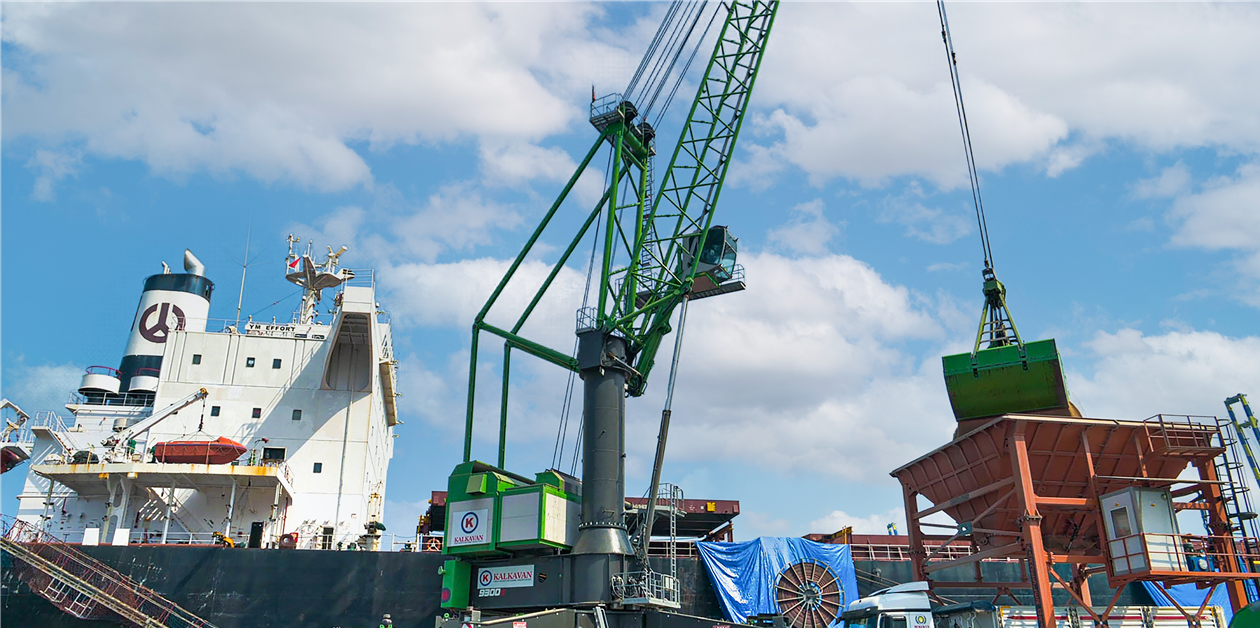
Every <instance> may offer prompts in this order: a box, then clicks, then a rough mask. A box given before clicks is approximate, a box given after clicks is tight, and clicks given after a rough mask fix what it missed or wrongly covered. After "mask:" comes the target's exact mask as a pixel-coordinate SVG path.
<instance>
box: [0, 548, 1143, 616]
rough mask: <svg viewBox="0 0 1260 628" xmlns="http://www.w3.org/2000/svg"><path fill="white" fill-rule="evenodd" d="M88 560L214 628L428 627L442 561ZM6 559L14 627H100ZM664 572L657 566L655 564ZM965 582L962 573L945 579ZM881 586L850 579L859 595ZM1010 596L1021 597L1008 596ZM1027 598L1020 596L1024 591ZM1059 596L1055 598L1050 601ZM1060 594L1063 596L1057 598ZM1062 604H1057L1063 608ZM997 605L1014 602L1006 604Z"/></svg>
mask: <svg viewBox="0 0 1260 628" xmlns="http://www.w3.org/2000/svg"><path fill="white" fill-rule="evenodd" d="M81 549H83V551H85V552H87V553H88V554H90V555H92V557H94V558H96V559H98V560H100V561H102V562H104V563H106V564H108V565H111V566H113V567H114V568H115V569H118V570H119V571H121V572H122V573H123V574H125V575H127V576H129V577H131V578H132V579H134V580H136V581H138V582H140V583H142V584H144V585H145V586H147V587H149V588H151V589H153V590H154V591H156V592H158V593H159V594H161V595H163V596H166V597H167V598H169V599H171V600H173V601H174V602H176V603H177V604H179V605H180V606H183V607H184V608H185V609H187V610H189V611H191V612H192V613H194V614H196V615H198V616H200V617H202V618H205V619H206V620H208V621H210V622H212V623H213V624H215V625H216V626H218V628H375V627H376V626H379V625H380V620H381V617H382V616H383V615H384V614H385V613H389V614H390V615H391V617H392V619H393V621H394V625H395V626H398V627H400V628H432V627H433V626H434V618H435V617H437V616H438V615H440V614H441V612H442V611H441V609H440V608H439V599H440V596H441V587H442V576H441V575H440V574H439V573H438V569H439V568H440V567H441V566H442V561H443V560H444V558H445V557H444V556H443V555H442V554H437V553H429V552H348V551H341V552H337V551H312V550H291V551H286V550H266V549H224V548H214V547H186V546H184V547H181V546H129V547H112V546H98V547H83V548H81ZM11 561H12V558H11V557H10V556H9V555H8V554H5V555H4V556H3V565H2V567H3V569H2V571H3V574H2V583H0V584H2V587H0V593H2V597H3V599H2V600H0V604H2V607H0V613H2V614H3V618H4V623H5V626H7V627H13V628H104V627H107V626H111V625H114V624H113V622H109V621H100V620H83V619H76V618H74V617H71V616H70V615H67V614H66V613H63V612H62V611H60V610H59V609H57V608H56V607H54V606H53V605H52V604H51V603H49V602H48V601H47V600H45V599H44V598H42V597H40V596H39V595H36V594H35V593H34V592H32V591H31V590H30V588H29V587H27V586H26V584H24V583H23V582H22V581H20V580H19V579H18V578H17V577H16V573H15V571H14V569H13V568H12V562H11ZM855 566H856V567H857V568H858V569H859V571H860V573H867V574H878V575H879V576H880V577H882V578H883V579H887V580H892V581H897V582H906V581H908V580H910V563H909V562H907V561H857V562H856V563H855ZM658 568H660V569H665V568H667V567H666V565H665V564H664V562H663V561H662V563H661V564H660V565H659V566H658ZM678 568H679V579H680V580H681V585H682V591H683V599H682V603H683V608H682V609H680V610H681V612H683V613H686V614H689V615H698V616H702V617H714V618H718V617H721V616H722V613H721V607H720V606H719V605H718V599H717V596H716V594H715V593H714V591H713V586H712V584H711V582H710V581H709V577H708V574H707V572H706V571H705V568H704V565H703V563H702V562H701V561H700V559H699V558H695V557H682V558H680V559H679V560H678ZM958 569H960V568H955V569H952V570H947V571H946V572H944V573H942V574H940V576H941V577H942V578H943V579H956V580H970V578H971V577H972V575H973V574H974V572H973V570H972V569H971V568H970V567H969V566H968V567H966V568H961V569H962V570H961V571H959V572H958V574H956V575H957V576H958V577H957V578H951V577H950V575H951V574H950V572H952V571H956V570H958ZM982 569H983V572H984V574H985V578H986V579H987V580H991V581H997V582H1003V581H1005V582H1010V581H1013V580H1017V579H1018V577H1019V575H1020V574H1019V573H1018V572H1019V565H1018V564H1015V563H989V562H986V563H982ZM1091 585H1092V586H1091V589H1092V590H1093V594H1094V599H1095V600H1096V601H1099V602H1101V603H1105V601H1106V600H1108V599H1110V597H1111V591H1110V590H1108V589H1107V587H1106V581H1105V579H1102V578H1095V579H1093V580H1092V581H1091ZM878 588H882V585H877V584H875V583H873V582H871V581H869V580H865V579H859V592H858V594H859V595H868V594H870V593H872V592H873V591H874V590H875V589H878ZM943 593H945V595H947V596H949V597H951V598H954V599H958V600H970V599H980V598H983V599H991V598H992V595H993V592H992V589H985V588H984V585H979V586H978V587H977V588H976V589H974V590H971V589H952V590H950V591H949V592H943ZM1016 593H1017V595H1018V594H1020V592H1018V591H1017V592H1016ZM1023 594H1024V595H1025V596H1027V591H1025V592H1023ZM1060 594H1063V592H1061V591H1056V602H1059V600H1058V599H1057V598H1058V596H1059V595H1060ZM1064 595H1065V594H1064ZM1063 602H1066V600H1063ZM1003 603H1007V604H1013V603H1014V601H1013V600H1007V601H1004V602H1003ZM1119 603H1120V604H1122V605H1149V604H1151V601H1150V599H1149V598H1147V597H1145V595H1144V593H1143V592H1142V591H1141V590H1140V589H1134V588H1130V590H1128V591H1125V593H1124V594H1123V595H1122V596H1121V599H1120V600H1119Z"/></svg>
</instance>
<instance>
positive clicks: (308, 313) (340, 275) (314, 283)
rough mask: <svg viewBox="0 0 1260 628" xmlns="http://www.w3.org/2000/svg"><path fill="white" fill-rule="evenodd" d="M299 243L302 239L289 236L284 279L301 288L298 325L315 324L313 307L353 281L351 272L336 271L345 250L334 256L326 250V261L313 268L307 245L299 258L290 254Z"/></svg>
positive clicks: (330, 250) (344, 248)
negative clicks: (329, 290)
mask: <svg viewBox="0 0 1260 628" xmlns="http://www.w3.org/2000/svg"><path fill="white" fill-rule="evenodd" d="M301 241H302V238H298V237H295V236H294V235H293V234H289V254H288V255H287V256H285V274H284V278H285V279H288V280H289V281H291V282H293V283H295V284H297V285H298V286H299V287H300V288H302V304H301V305H300V306H298V312H297V319H298V320H297V322H298V323H299V324H302V325H309V324H311V323H314V322H315V304H316V303H319V301H320V297H321V295H322V293H323V291H324V290H325V289H327V288H336V287H337V286H340V285H341V284H343V283H345V282H346V281H349V280H351V279H353V278H354V271H353V270H350V269H348V268H338V267H337V261H338V259H339V258H340V257H341V254H342V253H345V252H346V250H347V247H344V246H343V247H341V248H340V249H338V250H337V251H336V252H334V251H333V249H332V247H331V246H330V247H328V259H327V260H325V261H324V263H322V264H316V263H315V260H314V259H313V258H312V256H311V243H310V242H307V243H306V251H304V252H303V253H302V254H301V255H298V254H297V253H295V252H294V251H293V245H294V244H296V243H298V242H301Z"/></svg>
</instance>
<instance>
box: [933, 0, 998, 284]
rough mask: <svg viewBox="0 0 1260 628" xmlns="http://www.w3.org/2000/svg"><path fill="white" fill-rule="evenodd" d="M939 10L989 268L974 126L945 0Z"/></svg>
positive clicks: (989, 250) (989, 249) (939, 3)
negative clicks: (959, 71)
mask: <svg viewBox="0 0 1260 628" xmlns="http://www.w3.org/2000/svg"><path fill="white" fill-rule="evenodd" d="M936 12H937V14H938V15H939V16H940V18H941V41H943V42H944V44H945V57H946V61H947V62H948V64H949V78H950V85H951V86H952V87H953V88H954V109H955V110H956V111H957V112H958V127H959V129H960V130H961V131H962V140H963V151H964V152H965V153H966V155H967V178H968V179H969V180H970V182H971V202H972V204H973V205H974V206H975V208H976V225H977V226H978V227H979V229H980V246H981V248H982V249H983V250H984V267H985V269H986V270H992V269H993V247H992V245H990V244H989V223H988V221H986V220H985V216H984V200H983V199H981V198H980V174H979V172H977V170H976V155H975V151H974V150H973V149H972V147H971V127H970V125H968V124H967V107H966V105H964V104H963V95H962V83H961V82H960V81H959V79H958V55H957V54H955V53H954V38H953V36H952V35H951V34H950V32H949V18H948V17H946V15H945V2H944V0H937V2H936Z"/></svg>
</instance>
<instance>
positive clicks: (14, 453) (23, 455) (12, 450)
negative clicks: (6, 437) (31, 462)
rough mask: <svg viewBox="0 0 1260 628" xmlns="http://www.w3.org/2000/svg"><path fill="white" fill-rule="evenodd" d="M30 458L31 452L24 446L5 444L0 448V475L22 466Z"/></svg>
mask: <svg viewBox="0 0 1260 628" xmlns="http://www.w3.org/2000/svg"><path fill="white" fill-rule="evenodd" d="M30 457H31V452H30V451H29V450H27V448H26V447H25V446H24V445H19V444H17V443H5V444H4V446H3V448H0V473H8V472H9V469H12V468H13V467H16V466H18V465H19V464H22V462H24V461H25V460H26V459H28V458H30Z"/></svg>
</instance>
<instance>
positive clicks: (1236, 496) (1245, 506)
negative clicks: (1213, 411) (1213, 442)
mask: <svg viewBox="0 0 1260 628" xmlns="http://www.w3.org/2000/svg"><path fill="white" fill-rule="evenodd" d="M1231 419H1232V417H1231ZM1231 419H1225V418H1221V417H1217V419H1216V428H1217V433H1218V434H1219V437H1220V440H1221V447H1222V448H1223V449H1224V451H1223V452H1221V455H1219V456H1217V457H1216V458H1215V459H1213V461H1212V464H1213V466H1215V468H1216V477H1217V479H1218V480H1221V481H1222V483H1221V485H1220V491H1221V501H1222V502H1224V504H1225V514H1226V517H1227V519H1228V520H1227V523H1228V525H1229V536H1232V537H1234V538H1236V539H1241V540H1242V542H1243V543H1255V540H1256V539H1258V538H1260V534H1257V526H1256V511H1255V509H1254V508H1253V507H1252V503H1251V487H1250V486H1249V485H1248V482H1247V477H1246V471H1245V469H1246V468H1247V465H1245V464H1244V463H1243V462H1241V461H1240V460H1239V456H1238V451H1239V448H1240V446H1241V447H1243V448H1245V447H1246V445H1247V444H1246V442H1242V441H1241V439H1242V438H1244V436H1243V434H1242V433H1241V432H1240V430H1239V429H1238V426H1237V424H1236V423H1235V421H1233V420H1231ZM1247 454H1248V460H1249V461H1250V460H1251V454H1250V451H1247ZM1203 515H1204V520H1203V524H1204V527H1205V528H1207V525H1208V518H1207V513H1206V512H1204V513H1203ZM1209 530H1210V528H1209ZM1211 533H1212V532H1210V531H1209V534H1211ZM1240 549H1241V550H1242V552H1243V554H1244V555H1247V556H1254V555H1255V554H1256V552H1257V549H1258V548H1256V547H1243V548H1240ZM1238 567H1239V571H1243V572H1257V571H1260V565H1254V564H1248V561H1247V560H1246V559H1244V558H1239V565H1238ZM1246 588H1247V599H1248V600H1250V601H1252V602H1254V601H1256V600H1257V599H1260V590H1257V587H1256V583H1255V581H1254V580H1249V581H1247V583H1246Z"/></svg>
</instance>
